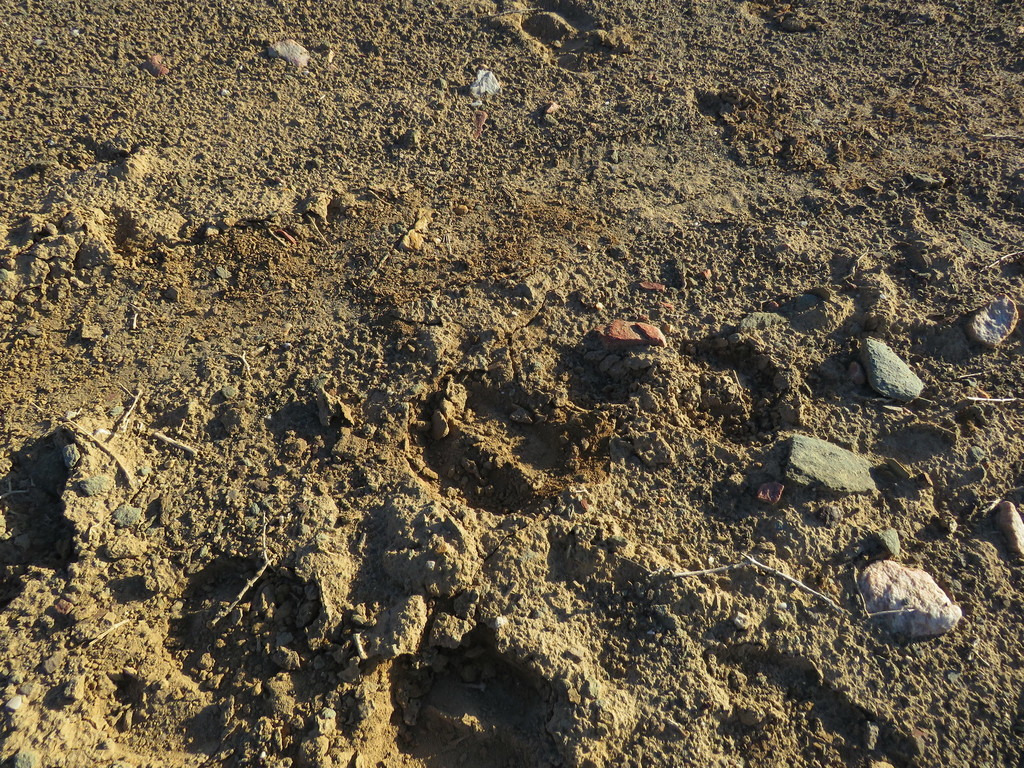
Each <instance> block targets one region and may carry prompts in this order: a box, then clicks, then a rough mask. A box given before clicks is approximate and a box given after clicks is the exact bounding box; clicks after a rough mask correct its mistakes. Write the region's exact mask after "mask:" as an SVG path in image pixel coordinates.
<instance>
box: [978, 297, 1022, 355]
mask: <svg viewBox="0 0 1024 768" xmlns="http://www.w3.org/2000/svg"><path fill="white" fill-rule="evenodd" d="M1016 327H1017V305H1016V304H1014V303H1013V300H1012V299H1011V298H1010V297H1009V296H1000V297H999V298H998V299H995V300H994V301H992V302H991V303H990V304H989V305H988V306H987V307H985V308H984V309H980V310H978V313H977V314H976V315H975V316H974V317H972V318H971V323H970V325H968V326H967V332H968V334H969V335H970V337H971V338H972V339H974V340H975V341H977V342H979V343H980V344H984V345H985V346H986V347H995V346H997V345H999V344H1002V342H1003V341H1004V340H1005V339H1006V337H1007V336H1009V335H1010V334H1011V333H1013V329H1014V328H1016Z"/></svg>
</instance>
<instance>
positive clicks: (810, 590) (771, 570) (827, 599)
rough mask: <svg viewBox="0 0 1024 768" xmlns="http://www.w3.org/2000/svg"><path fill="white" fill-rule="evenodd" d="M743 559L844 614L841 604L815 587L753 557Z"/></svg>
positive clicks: (748, 556)
mask: <svg viewBox="0 0 1024 768" xmlns="http://www.w3.org/2000/svg"><path fill="white" fill-rule="evenodd" d="M743 559H744V560H745V561H746V562H748V563H750V564H751V565H753V566H754V567H756V568H760V569H761V570H762V571H764V572H765V573H770V574H771V575H772V576H777V577H778V578H780V579H783V580H784V581H788V582H789V583H790V584H793V585H794V586H797V587H799V588H800V589H802V590H804V591H805V592H808V593H810V594H812V595H814V596H815V597H820V598H821V599H822V600H824V601H825V602H826V603H828V604H829V605H831V606H832V607H833V608H835V609H836V610H837V611H839V612H843V608H842V606H840V605H839V603H837V602H836V601H835V600H833V599H832V598H831V597H829V596H828V595H826V594H825V593H824V592H819V591H818V590H816V589H814V588H813V587H809V586H807V585H806V584H804V583H803V582H802V581H800V580H799V579H794V578H793V577H792V576H790V575H789V574H788V573H784V572H783V571H780V570H778V569H777V568H772V567H771V566H770V565H765V564H764V563H762V562H761V561H760V560H757V559H755V558H754V557H752V556H751V555H747V556H746V557H744V558H743Z"/></svg>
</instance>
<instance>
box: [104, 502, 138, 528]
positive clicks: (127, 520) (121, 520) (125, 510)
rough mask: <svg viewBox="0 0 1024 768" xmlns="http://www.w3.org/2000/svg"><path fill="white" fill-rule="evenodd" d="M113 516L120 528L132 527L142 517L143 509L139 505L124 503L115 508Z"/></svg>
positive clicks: (115, 523)
mask: <svg viewBox="0 0 1024 768" xmlns="http://www.w3.org/2000/svg"><path fill="white" fill-rule="evenodd" d="M111 517H113V519H114V525H115V526H117V527H118V528H131V527H132V526H133V525H136V524H138V522H139V520H141V519H142V510H141V509H139V508H138V507H130V506H128V505H127V504H122V505H121V506H120V507H118V508H117V509H115V510H114V514H113V515H111Z"/></svg>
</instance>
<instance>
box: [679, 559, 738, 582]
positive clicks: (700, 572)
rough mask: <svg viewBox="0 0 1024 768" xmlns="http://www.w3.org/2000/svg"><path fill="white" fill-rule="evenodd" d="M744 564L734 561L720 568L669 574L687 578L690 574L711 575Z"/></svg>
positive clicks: (733, 569)
mask: <svg viewBox="0 0 1024 768" xmlns="http://www.w3.org/2000/svg"><path fill="white" fill-rule="evenodd" d="M744 565H746V563H733V564H732V565H722V566H719V567H718V568H705V569H704V570H701V571H673V572H671V573H669V574H668V575H669V576H670V577H671V578H673V579H686V578H689V577H690V576H710V575H711V574H713V573H725V572H726V571H735V570H736V569H737V568H742V567H743V566H744Z"/></svg>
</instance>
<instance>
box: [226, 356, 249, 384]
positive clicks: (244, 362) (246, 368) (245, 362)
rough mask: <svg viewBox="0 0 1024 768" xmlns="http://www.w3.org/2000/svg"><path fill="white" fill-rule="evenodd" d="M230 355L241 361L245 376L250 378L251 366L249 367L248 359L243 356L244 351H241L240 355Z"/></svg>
mask: <svg viewBox="0 0 1024 768" xmlns="http://www.w3.org/2000/svg"><path fill="white" fill-rule="evenodd" d="M231 357H236V358H238V359H239V360H241V361H242V370H244V371H245V378H247V379H251V378H252V368H250V367H249V359H248V358H247V357H246V356H245V352H242V354H240V355H231Z"/></svg>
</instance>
